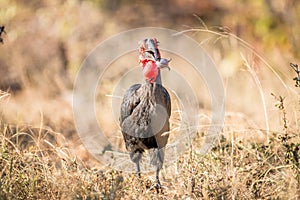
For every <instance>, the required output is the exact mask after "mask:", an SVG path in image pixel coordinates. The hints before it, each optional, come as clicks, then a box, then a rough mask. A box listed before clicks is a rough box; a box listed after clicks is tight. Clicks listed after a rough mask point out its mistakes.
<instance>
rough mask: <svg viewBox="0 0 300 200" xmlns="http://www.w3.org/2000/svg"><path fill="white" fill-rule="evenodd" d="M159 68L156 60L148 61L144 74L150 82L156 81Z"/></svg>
mask: <svg viewBox="0 0 300 200" xmlns="http://www.w3.org/2000/svg"><path fill="white" fill-rule="evenodd" d="M158 71H159V68H157V66H156V64H155V62H154V61H152V60H150V61H148V62H147V63H146V65H145V67H144V68H143V74H144V77H145V79H146V81H149V82H150V83H154V82H155V80H156V78H157V75H158Z"/></svg>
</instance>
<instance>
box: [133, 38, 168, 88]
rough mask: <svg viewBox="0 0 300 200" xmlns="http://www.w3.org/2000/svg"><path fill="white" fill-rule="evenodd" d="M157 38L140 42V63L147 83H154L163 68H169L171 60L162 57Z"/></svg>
mask: <svg viewBox="0 0 300 200" xmlns="http://www.w3.org/2000/svg"><path fill="white" fill-rule="evenodd" d="M158 43H159V42H158V41H157V40H156V38H147V39H144V40H142V41H140V42H139V63H140V65H141V67H142V68H143V74H144V77H145V79H146V80H147V81H150V82H151V83H154V82H155V81H156V78H157V76H158V74H159V70H160V69H162V68H168V69H169V70H170V67H169V65H168V64H169V62H170V61H171V59H165V58H161V57H160V52H159V49H158Z"/></svg>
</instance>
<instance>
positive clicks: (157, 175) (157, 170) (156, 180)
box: [155, 168, 161, 193]
mask: <svg viewBox="0 0 300 200" xmlns="http://www.w3.org/2000/svg"><path fill="white" fill-rule="evenodd" d="M159 171H160V169H159V168H157V169H156V174H155V189H156V192H157V193H159V189H161V185H160V181H159Z"/></svg>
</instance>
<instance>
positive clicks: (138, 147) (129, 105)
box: [120, 38, 171, 191]
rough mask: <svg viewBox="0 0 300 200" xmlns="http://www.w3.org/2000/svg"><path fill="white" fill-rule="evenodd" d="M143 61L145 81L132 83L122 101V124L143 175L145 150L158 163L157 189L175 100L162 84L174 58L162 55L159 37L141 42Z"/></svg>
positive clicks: (128, 144)
mask: <svg viewBox="0 0 300 200" xmlns="http://www.w3.org/2000/svg"><path fill="white" fill-rule="evenodd" d="M139 44H140V46H139V63H140V65H141V67H142V72H143V77H144V82H143V83H142V84H135V85H133V86H131V87H130V88H129V89H128V90H127V91H126V93H125V95H124V98H123V101H122V104H121V116H120V125H121V130H122V134H123V138H124V141H125V145H126V149H127V150H128V151H129V152H130V158H131V160H132V161H133V162H134V163H135V164H136V170H137V175H138V176H139V177H140V165H139V161H140V159H141V157H142V153H143V152H144V151H145V150H149V151H151V152H150V155H151V157H150V158H151V159H150V160H151V164H152V165H154V166H155V170H156V177H155V178H156V183H155V188H156V190H157V191H158V189H160V188H161V185H160V181H159V171H160V169H161V168H162V166H163V162H164V147H165V146H166V144H167V141H168V138H169V130H170V125H169V118H170V115H171V99H170V95H169V93H168V91H167V90H166V89H165V88H164V87H163V86H162V82H161V74H160V70H161V69H162V68H168V69H170V68H169V66H168V63H169V62H170V59H169V60H167V59H164V58H161V57H160V52H159V49H158V41H157V40H156V39H155V38H153V39H152V38H151V39H145V40H143V41H141V42H140V43H139Z"/></svg>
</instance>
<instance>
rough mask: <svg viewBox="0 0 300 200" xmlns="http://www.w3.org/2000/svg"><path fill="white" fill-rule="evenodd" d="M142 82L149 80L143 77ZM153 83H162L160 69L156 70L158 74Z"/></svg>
mask: <svg viewBox="0 0 300 200" xmlns="http://www.w3.org/2000/svg"><path fill="white" fill-rule="evenodd" d="M143 82H144V83H147V82H149V81H147V80H146V79H145V77H143ZM155 83H156V84H160V85H162V82H161V74H160V70H159V71H158V74H157V77H156V80H155Z"/></svg>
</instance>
